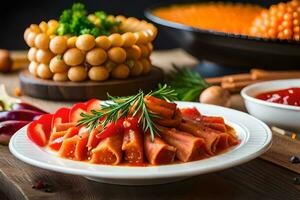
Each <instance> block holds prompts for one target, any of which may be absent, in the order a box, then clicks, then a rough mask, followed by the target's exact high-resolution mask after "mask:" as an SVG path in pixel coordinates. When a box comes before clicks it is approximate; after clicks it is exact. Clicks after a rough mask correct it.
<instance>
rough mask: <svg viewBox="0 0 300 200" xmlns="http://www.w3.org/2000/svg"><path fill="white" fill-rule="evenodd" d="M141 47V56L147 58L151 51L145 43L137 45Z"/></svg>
mask: <svg viewBox="0 0 300 200" xmlns="http://www.w3.org/2000/svg"><path fill="white" fill-rule="evenodd" d="M139 47H140V49H141V57H142V58H149V56H150V54H151V51H150V49H149V47H148V46H147V45H139Z"/></svg>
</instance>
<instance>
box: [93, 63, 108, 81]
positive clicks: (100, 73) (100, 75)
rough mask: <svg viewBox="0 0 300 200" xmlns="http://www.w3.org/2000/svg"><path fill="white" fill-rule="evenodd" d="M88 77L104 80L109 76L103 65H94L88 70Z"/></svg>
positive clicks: (94, 79)
mask: <svg viewBox="0 0 300 200" xmlns="http://www.w3.org/2000/svg"><path fill="white" fill-rule="evenodd" d="M89 78H90V79H91V80H93V81H104V80H106V79H108V78H109V71H108V69H107V68H105V67H103V66H94V67H92V68H91V69H90V71H89Z"/></svg>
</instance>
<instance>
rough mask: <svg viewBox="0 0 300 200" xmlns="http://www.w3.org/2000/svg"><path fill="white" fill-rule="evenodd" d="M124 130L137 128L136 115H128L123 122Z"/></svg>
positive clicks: (137, 120)
mask: <svg viewBox="0 0 300 200" xmlns="http://www.w3.org/2000/svg"><path fill="white" fill-rule="evenodd" d="M123 126H124V130H129V129H132V130H138V129H139V119H138V118H136V117H128V118H126V120H124V122H123Z"/></svg>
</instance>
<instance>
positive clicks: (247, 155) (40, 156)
mask: <svg viewBox="0 0 300 200" xmlns="http://www.w3.org/2000/svg"><path fill="white" fill-rule="evenodd" d="M177 103H178V106H179V107H194V106H195V107H196V108H197V109H199V111H200V112H201V113H204V114H208V115H217V116H223V117H224V118H225V120H226V123H228V124H229V125H231V126H233V127H234V128H235V129H236V131H237V135H238V138H239V139H240V141H241V142H240V144H239V145H237V146H235V147H234V148H232V149H230V150H228V151H227V152H225V153H222V154H219V155H217V156H214V157H211V158H208V159H204V160H199V161H194V162H187V163H180V164H171V165H162V166H150V167H129V166H108V165H96V164H90V163H87V162H78V161H72V160H67V159H62V158H59V157H57V156H56V155H55V154H54V153H53V152H49V150H48V149H47V148H40V147H38V146H37V145H35V144H34V143H32V142H31V141H30V140H29V139H28V137H27V135H26V129H27V127H24V128H22V129H21V130H19V131H18V132H17V133H16V134H15V135H14V136H13V137H12V138H11V140H10V143H9V149H10V151H11V153H12V154H13V155H15V156H16V157H17V158H18V159H20V160H22V161H24V162H26V163H28V164H30V165H33V166H36V167H40V168H44V169H48V170H52V171H57V172H61V173H66V174H74V175H80V176H85V177H86V178H88V179H91V180H94V181H98V182H104V183H111V184H122V185H153V184H162V183H169V182H174V181H178V180H181V179H185V178H188V177H192V176H196V175H200V174H206V173H210V172H215V171H219V170H223V169H226V168H230V167H233V166H236V165H240V164H242V163H245V162H247V161H249V160H252V159H254V158H256V157H258V156H259V155H261V154H262V153H264V152H265V151H266V150H267V149H268V148H269V147H270V145H271V140H272V134H271V131H270V129H269V128H268V126H267V125H266V124H264V123H263V122H261V121H260V120H258V119H256V118H254V117H252V116H250V115H248V114H246V113H243V112H240V111H236V110H232V109H229V108H224V107H219V106H214V105H206V104H200V103H190V102H177Z"/></svg>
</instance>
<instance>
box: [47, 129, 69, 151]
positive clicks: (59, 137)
mask: <svg viewBox="0 0 300 200" xmlns="http://www.w3.org/2000/svg"><path fill="white" fill-rule="evenodd" d="M66 133H67V131H59V132H55V133H52V134H51V136H50V139H49V147H50V148H51V149H53V150H55V151H58V150H59V149H60V147H61V144H62V142H63V141H64V136H65V134H66Z"/></svg>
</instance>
